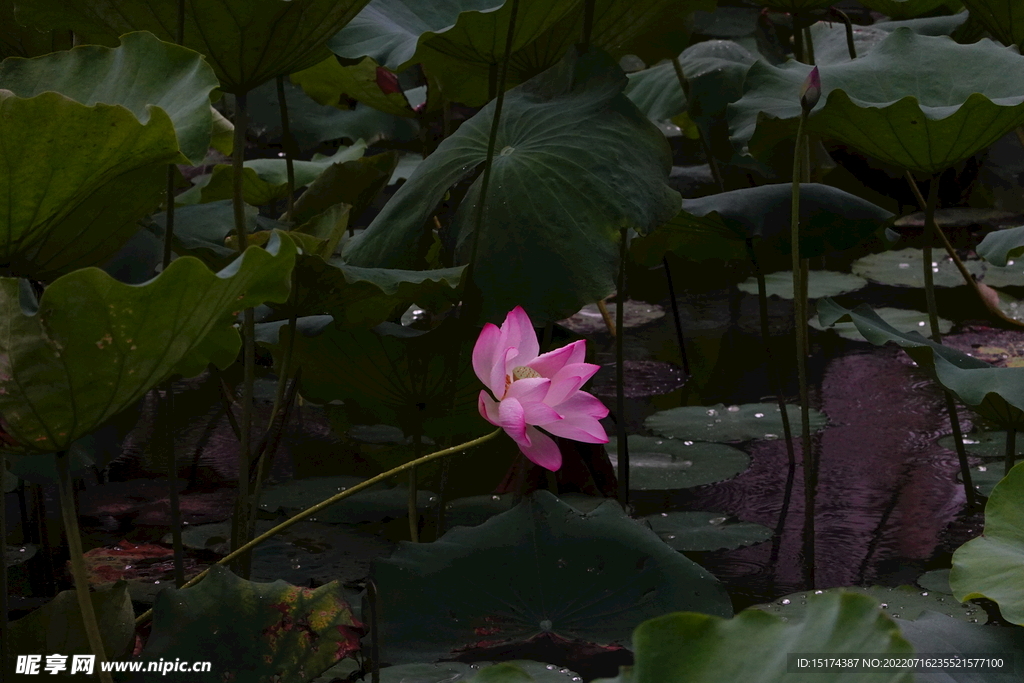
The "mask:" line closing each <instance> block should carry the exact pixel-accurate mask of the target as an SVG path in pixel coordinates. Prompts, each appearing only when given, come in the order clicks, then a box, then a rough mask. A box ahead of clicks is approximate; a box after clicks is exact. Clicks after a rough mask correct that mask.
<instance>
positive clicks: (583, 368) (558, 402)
mask: <svg viewBox="0 0 1024 683" xmlns="http://www.w3.org/2000/svg"><path fill="white" fill-rule="evenodd" d="M586 345H587V343H586V342H585V341H577V342H573V343H572V344H569V345H568V346H563V347H562V348H560V349H555V350H554V351H549V352H548V353H545V354H541V355H539V356H538V355H537V353H538V352H539V351H540V344H538V343H537V333H536V332H535V331H534V329H533V324H532V323H531V322H530V318H529V316H527V315H526V311H524V310H523V309H522V307H521V306H516V307H515V308H514V309H513V310H512V312H511V313H509V314H508V316H507V317H506V318H505V322H504V323H502V325H501V327H500V328H499V327H497V326H496V325H492V324H490V323H488V324H487V325H484V329H483V330H482V331H481V332H480V337H479V338H478V339H477V340H476V346H474V347H473V370H474V371H475V372H476V376H477V377H479V378H480V381H481V382H483V383H484V385H485V386H486V387H487V388H488V389H490V390H491V393H490V394H488V393H487V391H481V392H480V401H479V408H480V414H481V415H482V416H483V417H484V419H485V420H487V421H488V422H490V423H491V424H492V425H495V426H496V427H501V428H502V429H504V430H505V432H506V433H507V434H508V435H509V436H511V437H512V439H513V440H515V442H516V444H518V445H519V450H521V451H522V452H523V455H525V456H526V457H527V458H529V459H530V460H532V461H533V462H535V463H537V464H538V465H540V466H541V467H544V468H546V469H549V470H551V471H555V470H557V469H558V468H559V467H561V466H562V453H561V452H560V451H559V450H558V446H557V444H555V441H554V440H553V439H552V438H551V437H550V436H548V435H547V434H545V433H544V432H542V431H541V430H540V429H538V427H542V428H543V429H544V431H546V432H548V433H550V434H554V435H555V436H561V437H565V438H567V439H573V440H574V441H582V442H584V443H608V435H607V434H605V431H604V427H602V426H601V423H600V422H598V420H600V419H601V418H602V417H604V416H605V415H607V414H608V408H606V407H605V405H604V404H603V403H601V401H599V400H598V399H597V398H595V397H594V396H591V395H590V394H588V393H587V392H585V391H580V387H581V386H583V384H584V383H585V382H586V381H587V380H588V379H590V378H591V377H593V375H594V373H595V372H597V371H598V369H599V367H600V366H597V365H594V364H592V363H584V362H583V358H584V356H585V355H586ZM492 394H493V396H494V397H496V398H497V399H498V400H494V398H492V397H491V395H492Z"/></svg>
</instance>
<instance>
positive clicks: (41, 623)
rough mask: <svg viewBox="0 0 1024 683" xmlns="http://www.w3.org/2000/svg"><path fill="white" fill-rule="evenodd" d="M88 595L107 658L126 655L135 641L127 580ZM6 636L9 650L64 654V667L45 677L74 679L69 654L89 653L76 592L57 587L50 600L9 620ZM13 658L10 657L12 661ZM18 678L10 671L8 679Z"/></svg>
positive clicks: (75, 677)
mask: <svg viewBox="0 0 1024 683" xmlns="http://www.w3.org/2000/svg"><path fill="white" fill-rule="evenodd" d="M89 597H90V598H92V605H93V609H94V610H95V611H96V621H97V622H98V624H99V628H100V636H101V637H102V639H103V649H104V651H105V652H106V655H107V658H108V659H126V658H127V656H128V655H129V654H130V653H131V647H132V645H134V644H135V612H134V611H133V610H132V601H131V598H130V597H129V596H128V584H127V583H125V582H123V581H120V582H118V583H116V584H114V585H113V586H111V587H109V588H106V589H101V590H97V591H94V592H92V593H90V594H89ZM8 638H9V642H10V648H11V650H10V652H11V653H13V654H18V655H27V654H43V655H45V654H51V653H59V654H62V655H66V656H67V657H68V660H67V664H68V669H67V670H65V671H64V672H63V673H61V674H59V675H56V676H50V675H47V678H55V679H58V680H75V679H78V678H79V676H78V675H74V676H72V675H71V674H70V673H69V671H70V668H71V655H79V654H83V655H84V654H90V653H92V648H91V647H90V646H89V639H88V637H87V636H86V633H85V625H84V624H83V623H82V612H81V611H80V609H79V607H78V596H77V594H76V593H75V591H73V590H69V591H61V592H60V593H58V594H57V596H56V597H54V598H53V600H51V601H50V602H48V603H46V604H45V605H43V606H42V607H40V608H39V609H37V610H36V611H34V612H32V613H31V614H29V615H28V616H26V617H22V618H21V619H18V620H17V621H13V622H11V625H10V634H9V635H8ZM14 659H15V658H14V657H13V656H11V657H10V660H11V662H10V663H11V664H12V665H13V664H14ZM44 663H45V660H44ZM97 666H98V665H97ZM9 675H10V674H9ZM19 678H22V677H21V676H16V675H10V678H9V679H8V680H18V679H19Z"/></svg>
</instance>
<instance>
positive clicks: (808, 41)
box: [803, 26, 814, 66]
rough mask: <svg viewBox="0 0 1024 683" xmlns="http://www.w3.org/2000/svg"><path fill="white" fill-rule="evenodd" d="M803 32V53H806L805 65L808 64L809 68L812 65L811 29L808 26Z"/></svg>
mask: <svg viewBox="0 0 1024 683" xmlns="http://www.w3.org/2000/svg"><path fill="white" fill-rule="evenodd" d="M803 31H804V44H805V48H806V50H805V52H806V56H807V63H808V64H810V65H811V66H813V65H814V41H813V40H812V39H811V27H810V26H806V27H804V29H803Z"/></svg>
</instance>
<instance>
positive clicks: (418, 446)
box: [408, 429, 423, 543]
mask: <svg viewBox="0 0 1024 683" xmlns="http://www.w3.org/2000/svg"><path fill="white" fill-rule="evenodd" d="M412 448H413V451H412V453H413V460H419V457H420V453H422V452H423V435H422V434H420V430H419V429H417V430H416V433H415V434H413V437H412ZM416 485H417V482H416V468H415V467H412V468H410V469H409V500H408V508H409V539H410V540H411V541H412V542H413V543H419V542H420V513H419V510H417V509H416Z"/></svg>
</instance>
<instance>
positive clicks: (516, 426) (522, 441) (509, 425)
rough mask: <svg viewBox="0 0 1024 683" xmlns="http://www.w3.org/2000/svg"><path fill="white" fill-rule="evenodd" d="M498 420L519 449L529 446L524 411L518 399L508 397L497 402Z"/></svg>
mask: <svg viewBox="0 0 1024 683" xmlns="http://www.w3.org/2000/svg"><path fill="white" fill-rule="evenodd" d="M498 421H499V423H500V424H501V428H502V429H504V430H505V433H506V434H508V435H509V436H511V437H512V440H513V441H515V442H516V443H517V444H518V445H519V449H520V450H523V449H526V448H529V447H530V437H528V436H527V435H526V411H524V410H523V406H522V405H521V404H520V403H519V401H517V400H516V399H514V398H509V399H505V400H504V401H502V402H501V403H499V404H498ZM524 452H525V451H524Z"/></svg>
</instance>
